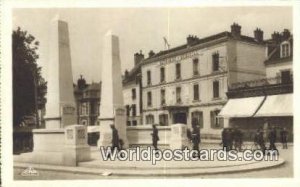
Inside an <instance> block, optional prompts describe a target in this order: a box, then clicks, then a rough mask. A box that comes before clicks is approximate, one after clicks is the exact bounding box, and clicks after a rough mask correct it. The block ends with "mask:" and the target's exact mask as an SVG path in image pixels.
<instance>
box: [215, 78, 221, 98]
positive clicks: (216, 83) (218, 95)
mask: <svg viewBox="0 0 300 187" xmlns="http://www.w3.org/2000/svg"><path fill="white" fill-rule="evenodd" d="M219 97H220V93H219V81H214V82H213V98H219Z"/></svg>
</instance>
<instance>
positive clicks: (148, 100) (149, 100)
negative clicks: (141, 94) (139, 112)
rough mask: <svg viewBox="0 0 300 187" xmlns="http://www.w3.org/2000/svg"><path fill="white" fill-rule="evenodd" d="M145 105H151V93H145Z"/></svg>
mask: <svg viewBox="0 0 300 187" xmlns="http://www.w3.org/2000/svg"><path fill="white" fill-rule="evenodd" d="M147 106H152V93H151V92H148V93H147Z"/></svg>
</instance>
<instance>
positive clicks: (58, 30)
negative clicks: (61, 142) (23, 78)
mask: <svg viewBox="0 0 300 187" xmlns="http://www.w3.org/2000/svg"><path fill="white" fill-rule="evenodd" d="M50 24H51V26H50V28H51V29H50V45H49V50H50V52H49V66H48V77H47V81H48V93H47V103H46V115H45V123H46V129H59V128H64V127H65V126H68V125H71V124H75V123H76V108H75V106H76V105H75V97H74V91H73V75H72V65H71V52H70V42H69V30H68V24H67V23H66V22H64V21H61V20H59V18H58V17H56V18H54V19H53V20H51V23H50Z"/></svg>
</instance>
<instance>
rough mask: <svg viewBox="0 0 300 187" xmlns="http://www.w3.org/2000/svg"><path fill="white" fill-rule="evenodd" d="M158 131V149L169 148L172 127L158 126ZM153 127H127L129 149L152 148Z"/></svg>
mask: <svg viewBox="0 0 300 187" xmlns="http://www.w3.org/2000/svg"><path fill="white" fill-rule="evenodd" d="M157 129H158V136H159V141H158V147H159V148H168V147H169V144H170V138H171V127H170V126H162V127H160V126H157ZM151 133H152V126H151V125H141V126H136V127H127V138H128V142H129V147H136V146H140V147H146V146H152V136H151Z"/></svg>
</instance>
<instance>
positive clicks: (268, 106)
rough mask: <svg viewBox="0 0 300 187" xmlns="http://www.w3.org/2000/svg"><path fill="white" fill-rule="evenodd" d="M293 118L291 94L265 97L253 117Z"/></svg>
mask: <svg viewBox="0 0 300 187" xmlns="http://www.w3.org/2000/svg"><path fill="white" fill-rule="evenodd" d="M264 116H266V117H268V116H293V94H280V95H270V96H267V99H266V100H265V102H264V104H263V105H262V106H261V107H260V109H259V110H258V112H257V113H256V114H255V117H264Z"/></svg>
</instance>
